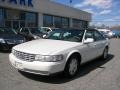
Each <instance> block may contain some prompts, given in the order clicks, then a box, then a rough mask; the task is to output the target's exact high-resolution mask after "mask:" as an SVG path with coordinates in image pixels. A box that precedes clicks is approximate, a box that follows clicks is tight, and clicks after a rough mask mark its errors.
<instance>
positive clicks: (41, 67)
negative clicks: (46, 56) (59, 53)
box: [9, 53, 65, 75]
mask: <svg viewBox="0 0 120 90" xmlns="http://www.w3.org/2000/svg"><path fill="white" fill-rule="evenodd" d="M9 60H10V62H11V64H12V66H14V67H15V68H17V69H18V70H21V71H24V72H28V73H33V74H40V75H51V74H54V73H58V72H61V71H63V70H64V67H65V63H64V62H63V61H61V62H40V61H34V62H26V61H22V60H19V59H17V58H16V57H15V56H14V55H13V54H12V53H11V54H10V55H9Z"/></svg>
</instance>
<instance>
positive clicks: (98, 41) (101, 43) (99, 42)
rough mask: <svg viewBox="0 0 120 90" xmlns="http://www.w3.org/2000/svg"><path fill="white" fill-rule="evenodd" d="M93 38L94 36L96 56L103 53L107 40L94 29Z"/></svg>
mask: <svg viewBox="0 0 120 90" xmlns="http://www.w3.org/2000/svg"><path fill="white" fill-rule="evenodd" d="M94 38H95V45H96V50H97V54H96V57H97V56H100V55H102V54H103V51H104V49H105V46H106V43H107V42H106V39H105V37H104V36H103V35H102V34H101V33H100V32H99V31H97V30H96V31H94Z"/></svg>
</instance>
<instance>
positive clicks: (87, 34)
mask: <svg viewBox="0 0 120 90" xmlns="http://www.w3.org/2000/svg"><path fill="white" fill-rule="evenodd" d="M87 38H93V39H94V36H93V31H86V34H85V40H86V39H87Z"/></svg>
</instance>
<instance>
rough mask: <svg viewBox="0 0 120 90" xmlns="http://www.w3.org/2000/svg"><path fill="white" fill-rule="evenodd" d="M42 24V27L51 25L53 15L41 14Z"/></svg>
mask: <svg viewBox="0 0 120 90" xmlns="http://www.w3.org/2000/svg"><path fill="white" fill-rule="evenodd" d="M43 26H44V27H53V16H51V15H43Z"/></svg>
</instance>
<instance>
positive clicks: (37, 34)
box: [18, 27, 51, 41]
mask: <svg viewBox="0 0 120 90" xmlns="http://www.w3.org/2000/svg"><path fill="white" fill-rule="evenodd" d="M50 31H51V29H50V28H48V27H31V28H21V29H20V30H19V31H18V34H20V35H22V36H24V37H25V38H26V41H31V40H34V39H40V38H43V36H44V35H47V34H48V33H49V32H50Z"/></svg>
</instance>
